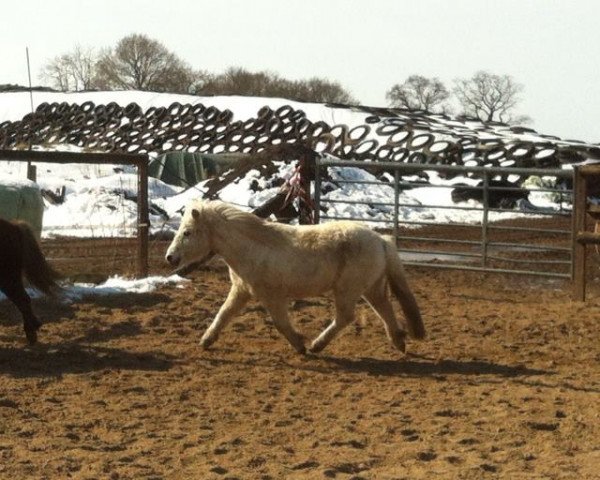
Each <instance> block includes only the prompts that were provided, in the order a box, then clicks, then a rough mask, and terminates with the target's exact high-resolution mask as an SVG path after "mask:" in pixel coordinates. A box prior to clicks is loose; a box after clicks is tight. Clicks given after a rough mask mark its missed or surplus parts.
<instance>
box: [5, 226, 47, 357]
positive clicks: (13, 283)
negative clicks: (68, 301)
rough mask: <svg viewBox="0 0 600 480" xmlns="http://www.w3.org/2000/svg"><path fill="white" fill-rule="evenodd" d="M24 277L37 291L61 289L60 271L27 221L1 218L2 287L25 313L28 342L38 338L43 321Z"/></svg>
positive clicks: (24, 319) (24, 320) (22, 312)
mask: <svg viewBox="0 0 600 480" xmlns="http://www.w3.org/2000/svg"><path fill="white" fill-rule="evenodd" d="M23 276H25V278H27V280H28V281H29V283H31V285H33V286H34V287H35V288H37V289H38V290H40V291H42V292H44V293H46V294H50V295H52V294H53V293H55V292H56V291H57V290H58V284H57V283H56V281H57V280H58V278H59V275H58V273H57V272H56V271H55V270H54V269H53V268H52V267H51V266H50V265H49V264H48V262H47V261H46V259H45V257H44V254H43V253H42V251H41V249H40V246H39V244H38V241H37V239H36V238H35V236H34V234H33V232H32V231H31V229H30V228H29V226H28V225H27V224H26V223H25V222H21V221H7V220H3V219H1V218H0V290H1V291H2V292H3V293H4V294H5V295H6V296H7V297H8V299H9V300H11V301H12V302H13V303H14V304H15V305H16V306H17V308H18V309H19V311H20V312H21V314H22V315H23V329H24V330H25V335H26V337H27V341H28V342H29V343H30V344H31V345H33V344H34V343H35V342H36V341H37V331H38V329H39V328H40V327H41V326H42V322H40V320H39V319H38V318H37V317H36V316H35V314H34V313H33V310H32V309H31V299H30V298H29V295H27V292H26V291H25V287H24V285H23Z"/></svg>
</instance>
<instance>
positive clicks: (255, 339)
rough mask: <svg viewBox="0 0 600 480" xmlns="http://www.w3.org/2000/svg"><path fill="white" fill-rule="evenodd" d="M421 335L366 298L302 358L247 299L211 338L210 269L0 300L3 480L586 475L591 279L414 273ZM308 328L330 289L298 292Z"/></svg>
mask: <svg viewBox="0 0 600 480" xmlns="http://www.w3.org/2000/svg"><path fill="white" fill-rule="evenodd" d="M407 270H408V274H409V278H410V282H411V284H412V286H413V289H414V291H415V294H416V296H417V298H418V301H419V303H420V305H421V308H422V311H423V315H424V320H425V323H426V326H427V328H428V338H427V340H425V341H422V342H414V341H412V342H409V344H408V354H407V355H406V356H402V355H401V354H399V353H398V352H397V351H395V350H394V349H393V348H392V347H391V346H390V345H389V344H388V343H387V340H386V338H385V334H384V331H383V326H382V324H381V322H380V321H379V320H378V319H377V318H376V316H375V315H374V314H373V313H372V312H371V311H370V309H369V308H368V306H367V305H366V304H360V305H359V307H358V320H357V322H356V324H354V325H352V326H350V327H349V328H348V329H347V330H346V331H345V333H344V334H343V335H342V336H340V337H339V338H337V339H336V340H335V341H334V342H333V343H332V344H331V345H330V346H329V347H328V348H327V349H326V350H325V352H324V353H323V354H320V355H318V356H300V355H298V354H296V353H295V352H294V351H293V350H292V349H291V347H290V346H289V345H288V344H287V343H286V342H285V341H284V340H283V338H282V337H281V336H280V335H279V334H278V333H277V332H276V331H275V329H274V327H273V325H272V324H271V322H270V320H269V319H268V318H266V315H265V312H264V310H263V309H262V308H261V307H260V305H258V304H250V305H249V306H248V308H246V309H245V310H244V312H243V314H242V315H241V316H240V317H239V318H238V319H237V320H235V321H234V322H233V323H232V324H231V325H230V326H229V327H228V328H227V329H226V330H225V331H224V333H223V335H222V337H221V338H220V339H219V341H218V342H217V343H216V344H215V346H214V347H213V349H212V350H210V351H203V350H202V349H201V348H200V347H199V343H198V342H199V339H200V336H201V334H202V332H203V331H204V329H205V328H206V326H207V324H208V321H209V320H210V319H211V317H212V315H214V313H215V312H216V311H217V309H218V307H219V306H220V304H221V303H222V301H223V300H224V297H225V295H226V293H227V291H228V287H229V281H228V277H227V272H226V270H225V269H224V268H223V267H222V266H219V265H218V264H217V265H215V266H214V267H212V268H206V269H203V270H200V271H196V272H194V273H193V274H192V275H191V276H190V278H191V281H190V282H189V283H187V284H185V285H184V286H183V287H180V288H178V287H175V286H171V287H164V288H162V289H160V290H158V291H155V292H153V293H150V294H129V295H122V296H117V297H110V298H96V299H89V300H86V301H81V302H78V303H75V304H70V305H69V304H60V303H58V302H56V301H53V300H47V299H40V300H37V301H36V302H35V310H36V311H37V312H38V313H39V315H40V317H41V318H42V319H43V320H44V321H45V322H46V324H45V325H44V327H43V329H42V330H41V332H40V339H41V342H40V344H39V345H38V346H35V347H27V346H25V344H24V338H23V335H22V331H21V326H20V318H19V316H18V314H17V312H16V309H15V308H14V307H12V305H10V304H8V303H7V302H0V478H1V479H30V478H31V479H63V478H77V479H111V480H116V479H148V480H149V479H154V480H158V479H229V480H232V479H261V480H268V479H320V478H323V479H329V478H332V479H348V480H350V479H352V480H359V479H389V480H391V479H431V478H436V479H437V478H442V479H443V478H448V479H487V478H507V479H524V478H527V479H546V478H547V479H562V478H565V479H575V478H576V479H592V478H600V328H599V325H600V289H599V288H598V285H597V284H595V283H593V284H592V285H591V287H590V292H589V294H588V301H587V303H585V304H583V303H577V302H572V301H571V300H570V292H569V289H568V285H567V284H565V283H564V282H562V281H557V280H547V279H538V278H528V277H507V276H502V275H487V276H486V275H483V274H479V273H472V272H471V273H469V272H460V271H444V270H433V269H424V268H408V269H407ZM292 313H293V318H294V321H295V324H296V326H297V328H298V329H299V330H300V331H301V332H302V333H303V334H305V335H306V336H307V337H309V338H312V337H314V336H315V335H316V334H317V333H318V332H319V331H320V330H321V329H322V328H323V327H324V326H325V325H326V324H327V323H328V321H329V320H330V319H331V315H332V313H333V308H332V302H331V300H330V299H329V298H327V297H322V298H321V297H320V298H315V299H311V301H305V302H299V303H296V304H295V305H294V307H293V312H292Z"/></svg>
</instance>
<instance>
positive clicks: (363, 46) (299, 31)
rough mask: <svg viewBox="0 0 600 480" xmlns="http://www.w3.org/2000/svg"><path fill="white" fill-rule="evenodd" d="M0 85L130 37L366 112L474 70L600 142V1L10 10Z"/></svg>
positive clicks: (533, 110) (526, 106)
mask: <svg viewBox="0 0 600 480" xmlns="http://www.w3.org/2000/svg"><path fill="white" fill-rule="evenodd" d="M3 3H4V4H3V8H2V16H1V17H0V52H1V59H2V69H1V70H0V84H2V83H17V84H21V85H27V83H28V80H27V66H26V59H25V47H27V46H28V47H29V52H30V59H31V65H32V77H33V83H34V84H35V85H37V84H40V80H39V78H38V73H39V70H40V68H41V66H42V65H43V64H44V63H45V62H47V61H48V60H50V59H52V58H53V57H55V56H57V55H60V54H63V53H69V52H71V51H72V50H73V48H74V47H75V45H76V44H79V45H81V46H82V47H94V48H101V47H109V46H114V45H115V44H116V43H117V42H118V40H120V39H121V38H122V37H124V36H126V35H128V34H131V33H143V34H146V35H148V36H149V37H151V38H154V39H156V40H158V41H160V42H161V43H163V44H164V45H165V46H166V47H167V48H168V49H169V50H171V51H172V52H174V53H176V54H177V55H178V56H179V57H180V58H182V59H183V60H185V61H186V62H188V63H189V64H190V65H191V66H192V67H194V68H198V69H203V70H206V71H209V72H213V73H221V72H223V71H224V70H225V69H226V68H227V67H230V66H240V67H245V68H247V69H249V70H251V71H258V70H269V71H272V72H275V73H278V74H280V75H281V76H283V77H285V78H288V79H294V80H295V79H303V78H309V77H313V76H318V77H323V78H328V79H330V80H335V81H338V82H340V83H341V85H342V86H343V87H344V88H346V89H347V90H348V91H350V93H351V94H352V95H353V96H354V97H355V98H356V99H357V100H358V101H359V102H360V103H362V104H363V105H372V106H386V99H385V93H386V91H387V90H389V89H390V87H391V86H392V85H394V84H395V83H402V82H403V81H404V80H405V79H406V77H408V76H409V75H411V74H420V75H424V76H428V77H434V76H437V77H439V78H440V79H441V80H442V81H444V82H445V83H446V85H447V86H448V87H451V86H452V84H453V80H454V79H456V78H468V77H471V76H472V75H473V74H474V73H475V72H476V71H478V70H487V71H489V72H491V73H496V74H509V75H511V76H513V77H514V79H515V80H516V81H517V82H519V83H521V84H523V85H524V87H525V89H524V91H523V93H522V95H521V97H522V102H521V104H520V107H519V109H518V113H520V114H527V115H529V116H530V117H532V118H533V120H534V122H533V124H532V125H531V126H532V127H533V128H535V129H536V130H537V131H538V132H540V133H544V134H549V135H557V136H559V137H562V138H565V139H579V140H584V141H588V142H594V143H596V142H600V118H599V117H600V66H599V65H598V62H599V59H600V27H599V26H598V22H599V19H600V0H298V1H297V0H210V1H209V0H162V1H155V0H149V1H142V0H94V1H89V0H18V1H11V2H8V1H5V2H3Z"/></svg>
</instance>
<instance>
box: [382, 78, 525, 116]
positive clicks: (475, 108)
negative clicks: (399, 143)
mask: <svg viewBox="0 0 600 480" xmlns="http://www.w3.org/2000/svg"><path fill="white" fill-rule="evenodd" d="M522 91H523V85H521V84H519V83H517V82H515V81H514V79H513V78H512V77H511V76H510V75H495V74H492V73H489V72H484V71H480V72H477V73H476V74H475V75H473V77H471V78H468V79H458V80H455V82H454V88H453V89H452V90H448V89H447V88H446V86H445V85H444V83H443V82H442V81H441V80H440V79H439V78H437V77H435V78H427V77H423V76H421V75H411V76H410V77H408V78H407V79H406V81H405V82H404V83H402V84H396V85H394V86H393V87H392V88H391V89H390V90H388V92H387V93H386V98H387V100H388V101H389V103H390V104H391V105H392V106H395V107H402V108H409V109H411V110H427V111H428V112H437V113H452V112H453V110H454V109H453V108H452V106H451V105H450V103H449V100H450V99H451V97H452V94H454V98H455V100H456V101H457V103H458V104H459V105H460V107H461V115H465V116H468V117H472V118H477V119H479V120H481V121H483V122H491V121H498V122H504V123H529V122H530V121H531V119H530V118H529V117H528V116H526V115H516V114H515V109H516V107H517V105H518V103H519V101H520V97H519V94H520V93H521V92H522Z"/></svg>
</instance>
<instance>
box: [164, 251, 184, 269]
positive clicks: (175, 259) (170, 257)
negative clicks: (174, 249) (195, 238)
mask: <svg viewBox="0 0 600 480" xmlns="http://www.w3.org/2000/svg"><path fill="white" fill-rule="evenodd" d="M165 258H166V260H167V262H169V264H171V266H173V267H176V266H177V265H179V262H180V261H181V258H179V255H175V254H173V253H169V254H167V256H166V257H165Z"/></svg>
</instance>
